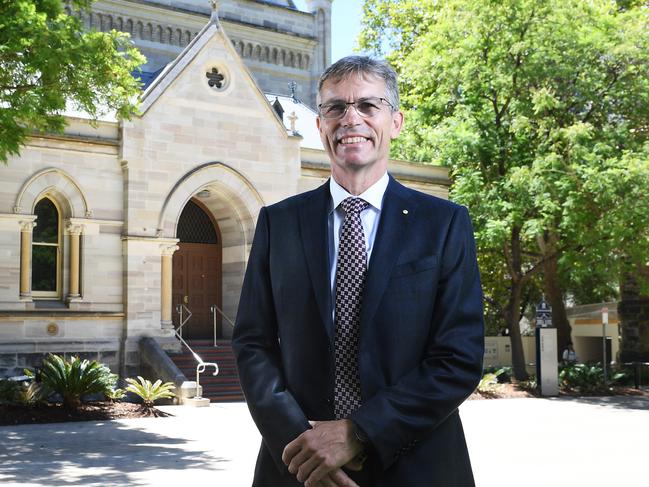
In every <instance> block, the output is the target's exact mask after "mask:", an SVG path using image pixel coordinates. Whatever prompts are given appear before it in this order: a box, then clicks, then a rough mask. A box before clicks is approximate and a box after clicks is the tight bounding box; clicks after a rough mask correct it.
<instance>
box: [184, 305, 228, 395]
mask: <svg viewBox="0 0 649 487" xmlns="http://www.w3.org/2000/svg"><path fill="white" fill-rule="evenodd" d="M183 311H186V312H187V317H186V318H184V316H183ZM176 312H177V313H178V314H179V315H180V324H179V325H178V328H177V329H176V330H174V333H175V334H176V336H177V337H178V339H179V340H180V342H181V343H182V344H183V345H185V346H186V347H187V350H189V351H190V352H191V354H192V355H193V356H194V359H196V361H197V362H198V365H197V366H196V395H195V396H194V399H202V397H201V395H200V392H199V391H200V385H201V384H200V375H201V373H202V372H205V369H206V368H207V367H214V373H213V374H212V375H217V374H218V373H219V366H218V365H217V364H216V363H214V362H203V359H202V358H201V357H200V355H198V354H197V353H196V352H194V350H192V347H190V346H189V344H188V343H187V342H186V341H185V340H184V339H183V326H185V324H186V323H187V322H188V321H189V319H190V318H191V317H192V312H191V310H190V309H189V308H188V307H187V306H185V305H184V304H182V303H181V304H179V305H178V306H176Z"/></svg>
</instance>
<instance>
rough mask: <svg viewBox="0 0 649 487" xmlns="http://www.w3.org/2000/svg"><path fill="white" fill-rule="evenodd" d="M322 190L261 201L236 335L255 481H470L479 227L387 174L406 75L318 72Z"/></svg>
mask: <svg viewBox="0 0 649 487" xmlns="http://www.w3.org/2000/svg"><path fill="white" fill-rule="evenodd" d="M318 101H319V114H318V120H317V124H318V129H319V131H320V136H321V139H322V143H323V144H324V147H325V149H326V151H327V154H328V155H329V158H330V160H331V176H332V177H331V178H330V179H329V181H327V183H325V184H324V185H323V186H321V187H320V188H318V189H316V190H314V191H310V192H307V193H304V194H300V195H297V196H294V197H292V198H288V199H287V200H284V201H282V202H280V203H277V204H275V205H272V206H269V207H267V208H262V210H261V212H260V214H259V219H258V222H257V229H256V233H255V237H254V241H253V245H252V249H251V252H250V259H249V262H248V269H247V271H246V277H245V280H244V285H243V290H242V294H241V301H240V305H239V312H238V315H237V323H236V326H235V330H234V336H233V345H234V349H235V353H236V355H237V365H238V368H239V376H240V379H241V384H242V387H243V390H244V393H245V395H246V400H247V402H248V406H249V408H250V412H251V414H252V417H253V419H254V420H255V422H256V424H257V426H258V428H259V430H260V432H261V435H262V437H263V442H262V446H261V450H260V452H259V457H258V460H257V467H256V471H255V480H254V484H253V485H254V486H258V487H262V486H268V487H284V486H286V487H289V486H299V485H302V483H304V485H306V486H307V487H314V486H325V487H327V486H329V487H330V486H338V487H345V486H357V485H360V486H361V487H367V486H372V487H377V486H378V487H380V486H385V487H388V486H389V487H394V486H400V487H407V486H415V487H419V486H426V487H428V486H439V487H467V486H472V485H473V475H472V473H471V465H470V462H469V456H468V452H467V448H466V444H465V440H464V434H463V431H462V425H461V423H460V419H459V416H458V413H457V408H458V406H459V405H460V404H461V403H462V401H464V400H465V399H466V397H467V396H468V395H469V394H471V392H472V391H473V390H474V388H475V387H476V385H477V383H478V380H479V378H480V374H481V371H482V357H483V348H484V343H483V342H484V339H483V321H482V305H481V302H482V295H481V289H480V281H479V275H478V268H477V263H476V257H475V246H474V242H473V234H472V229H471V223H470V220H469V217H468V214H467V211H466V210H465V209H464V208H463V207H461V206H458V205H455V204H453V203H450V202H447V201H445V200H441V199H438V198H435V197H432V196H429V195H425V194H422V193H419V192H416V191H413V190H411V189H408V188H406V187H404V186H402V185H401V184H399V183H398V182H396V181H395V180H394V179H393V178H392V177H391V176H389V175H388V174H387V164H388V154H389V148H390V142H391V140H392V139H393V138H395V137H397V136H398V135H399V132H400V130H401V127H402V123H403V114H402V113H401V112H400V111H399V108H398V107H399V95H398V90H397V80H396V74H395V73H394V71H393V70H392V68H390V67H389V66H388V65H387V64H385V63H383V62H380V61H376V60H373V59H370V58H367V57H357V56H351V57H347V58H344V59H341V60H340V61H338V62H336V63H335V64H333V65H332V66H331V67H330V68H328V69H327V70H326V71H325V72H324V73H323V75H322V77H321V79H320V83H319V96H318Z"/></svg>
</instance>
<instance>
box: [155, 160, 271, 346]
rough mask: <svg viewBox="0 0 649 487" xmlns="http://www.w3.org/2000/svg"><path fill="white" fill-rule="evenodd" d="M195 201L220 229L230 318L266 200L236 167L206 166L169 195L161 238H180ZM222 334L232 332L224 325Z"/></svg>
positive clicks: (225, 301) (224, 290)
mask: <svg viewBox="0 0 649 487" xmlns="http://www.w3.org/2000/svg"><path fill="white" fill-rule="evenodd" d="M193 198H196V199H197V200H198V201H199V202H200V203H201V206H202V207H203V209H204V210H206V211H207V212H208V213H209V214H210V216H211V218H212V219H213V221H214V223H215V224H216V227H217V228H218V232H219V236H220V244H221V251H222V266H221V290H222V291H221V292H222V294H221V297H222V309H223V311H224V313H225V315H226V316H229V317H234V316H235V314H236V310H237V306H238V301H239V295H240V293H241V286H242V284H243V276H244V273H245V268H246V262H247V260H248V252H249V249H250V244H251V243H252V237H253V235H254V228H255V221H256V218H257V214H258V212H259V209H260V208H261V206H262V205H263V201H262V198H261V196H260V195H259V193H257V191H256V190H255V189H254V187H253V185H252V184H251V183H250V182H249V181H248V180H247V179H246V178H245V177H244V176H243V175H242V174H241V173H239V172H237V171H236V170H234V169H233V168H231V167H229V166H227V165H225V164H223V163H220V162H209V163H206V164H202V165H201V166H198V167H196V168H194V169H193V170H191V171H189V172H188V173H186V174H185V175H184V176H183V177H182V178H181V179H179V180H178V182H177V183H176V184H175V185H174V187H173V188H172V190H171V191H170V192H169V194H168V195H167V198H166V200H165V202H164V205H163V208H162V211H161V213H160V219H159V226H158V236H159V237H162V238H164V240H165V241H166V239H168V238H177V227H178V223H179V221H180V216H181V214H182V211H183V209H184V208H185V206H186V205H187V203H188V202H189V201H190V200H191V199H193ZM172 282H173V279H172ZM222 332H223V333H224V335H226V336H227V335H229V334H230V333H231V329H230V328H229V327H227V326H224V327H223V328H222Z"/></svg>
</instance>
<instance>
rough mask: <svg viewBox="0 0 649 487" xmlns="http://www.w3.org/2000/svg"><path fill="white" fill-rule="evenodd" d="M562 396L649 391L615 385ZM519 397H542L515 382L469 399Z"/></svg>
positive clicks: (640, 393)
mask: <svg viewBox="0 0 649 487" xmlns="http://www.w3.org/2000/svg"><path fill="white" fill-rule="evenodd" d="M559 395H560V396H569V397H585V396H643V397H649V391H645V390H640V389H634V388H632V387H621V386H615V387H612V388H610V389H609V390H608V391H598V392H596V393H592V394H585V393H583V392H579V391H567V392H566V391H561V392H560V393H559ZM517 397H540V395H539V393H538V391H537V390H536V389H524V388H522V387H521V386H519V385H517V384H515V383H505V384H495V385H493V386H492V387H491V388H490V389H489V390H487V391H476V392H474V393H473V394H471V396H469V400H483V399H511V398H517Z"/></svg>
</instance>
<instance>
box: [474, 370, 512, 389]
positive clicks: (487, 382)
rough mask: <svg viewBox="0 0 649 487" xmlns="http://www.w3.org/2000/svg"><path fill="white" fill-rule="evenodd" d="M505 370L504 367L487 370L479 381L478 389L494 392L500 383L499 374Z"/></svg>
mask: <svg viewBox="0 0 649 487" xmlns="http://www.w3.org/2000/svg"><path fill="white" fill-rule="evenodd" d="M504 372H505V369H504V368H501V369H498V370H496V371H494V372H486V373H484V374H483V375H482V379H480V382H479V383H478V387H477V391H478V392H481V393H487V394H488V393H490V392H493V390H494V389H495V387H496V386H497V385H498V383H499V380H498V376H500V375H501V374H503V373H504Z"/></svg>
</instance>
